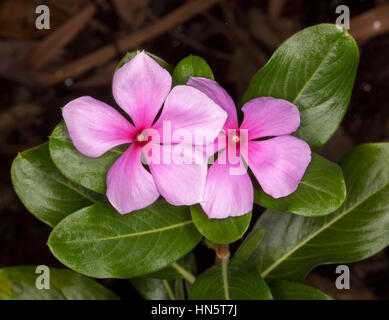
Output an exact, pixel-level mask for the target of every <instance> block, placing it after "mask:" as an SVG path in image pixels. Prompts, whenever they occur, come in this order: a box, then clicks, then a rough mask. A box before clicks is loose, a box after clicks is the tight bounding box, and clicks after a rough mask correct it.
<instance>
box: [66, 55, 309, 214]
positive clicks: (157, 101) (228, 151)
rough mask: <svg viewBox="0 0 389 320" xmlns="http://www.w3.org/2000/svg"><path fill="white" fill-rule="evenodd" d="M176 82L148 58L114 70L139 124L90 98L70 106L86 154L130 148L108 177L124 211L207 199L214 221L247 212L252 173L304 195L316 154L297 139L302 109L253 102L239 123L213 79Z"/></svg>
mask: <svg viewBox="0 0 389 320" xmlns="http://www.w3.org/2000/svg"><path fill="white" fill-rule="evenodd" d="M171 83H172V78H171V76H170V74H169V73H168V72H167V71H166V70H165V69H163V68H162V67H161V66H160V65H159V64H158V63H157V62H155V61H154V60H153V59H152V58H150V57H149V56H148V55H147V54H145V53H144V52H141V53H139V54H137V55H136V56H135V57H134V58H133V59H132V60H131V61H130V62H128V63H126V64H125V65H124V66H122V67H121V68H120V69H118V70H117V71H116V72H115V75H114V78H113V84H112V91H113V96H114V98H115V101H116V103H117V104H118V105H119V106H120V107H121V109H122V110H123V111H124V112H125V113H126V114H127V116H128V117H129V118H130V119H131V120H132V122H130V120H129V119H127V118H126V117H125V116H123V115H122V114H121V113H119V112H118V111H117V110H116V109H115V108H113V107H111V106H109V105H107V104H105V103H103V102H101V101H98V100H96V99H93V98H91V97H80V98H78V99H75V100H73V101H71V102H69V103H68V104H67V105H66V106H65V107H64V108H63V109H62V113H63V117H64V120H65V123H66V126H67V129H68V131H69V135H70V138H71V140H72V142H73V144H74V146H75V147H76V148H77V150H78V151H79V152H81V153H82V154H84V155H85V156H88V157H100V156H101V155H103V154H104V153H105V152H107V151H108V150H109V149H111V148H114V147H116V146H118V145H122V144H130V145H129V147H128V149H127V150H126V151H125V152H124V153H123V154H122V155H121V156H120V157H119V159H118V160H116V162H115V163H114V164H113V165H112V167H111V168H110V169H109V171H108V174H107V179H106V183H107V197H108V200H109V201H110V203H111V204H112V205H113V206H114V207H115V208H116V209H117V211H119V212H120V213H129V212H131V211H134V210H138V209H141V208H144V207H147V206H149V205H150V204H152V203H153V202H154V201H155V200H156V199H157V198H158V197H159V196H160V195H161V196H162V197H164V198H165V199H166V201H167V202H169V203H171V204H173V205H193V204H196V203H200V204H201V206H202V208H203V209H204V211H205V212H206V213H207V215H208V216H209V217H210V218H227V217H230V216H240V215H243V214H246V213H248V212H250V211H251V210H252V207H253V196H254V191H253V184H252V182H251V180H250V177H249V174H248V172H247V167H248V168H250V170H251V171H252V172H253V174H254V176H255V178H256V179H257V180H258V182H259V184H260V186H261V187H262V189H263V190H264V192H266V193H268V194H269V195H271V196H272V197H274V198H279V197H284V196H287V195H289V194H291V193H292V192H294V191H295V190H296V189H297V187H298V184H299V182H300V180H301V179H302V177H303V175H304V173H305V170H306V168H307V166H308V164H309V162H310V160H311V154H310V149H309V146H308V145H307V144H306V142H304V141H303V140H300V139H298V138H296V137H293V136H291V135H290V134H291V133H292V132H294V131H295V130H297V128H298V127H299V125H300V115H299V111H298V109H297V107H296V106H294V105H293V104H292V103H290V102H288V101H286V100H282V99H275V98H272V97H261V98H256V99H253V100H251V101H249V102H247V103H246V104H245V105H244V106H243V107H242V111H243V113H244V119H243V122H242V123H241V125H240V126H239V125H238V116H237V112H236V107H235V104H234V103H233V101H232V99H231V97H230V96H229V95H228V93H227V92H226V91H225V90H224V89H223V88H222V87H220V86H219V85H218V84H217V83H216V82H215V81H213V80H209V79H205V78H191V79H190V80H189V81H188V83H187V85H179V86H175V87H174V88H172V89H171ZM162 105H163V108H162ZM161 108H162V110H161ZM158 115H159V117H158ZM215 153H217V155H218V156H217V159H216V161H215V163H213V164H212V165H211V166H210V167H209V168H208V163H209V159H208V158H214V156H215V155H214V154H215ZM142 162H143V163H142Z"/></svg>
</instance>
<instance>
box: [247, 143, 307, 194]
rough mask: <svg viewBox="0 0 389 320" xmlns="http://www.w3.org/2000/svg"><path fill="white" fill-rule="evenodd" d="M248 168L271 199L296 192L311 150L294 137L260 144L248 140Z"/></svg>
mask: <svg viewBox="0 0 389 320" xmlns="http://www.w3.org/2000/svg"><path fill="white" fill-rule="evenodd" d="M248 148H249V161H248V165H249V167H250V169H251V170H252V171H253V173H254V175H255V177H256V178H257V180H258V182H259V184H260V185H261V187H262V189H263V191H265V192H266V193H267V194H269V195H271V196H272V197H273V198H280V197H285V196H287V195H289V194H291V193H293V192H294V191H296V189H297V187H298V184H299V183H300V181H301V179H302V177H303V176H304V173H305V170H306V169H307V167H308V165H309V162H310V161H311V150H310V148H309V146H308V144H307V143H306V142H305V141H303V140H300V139H298V138H296V137H293V136H280V137H276V138H273V139H269V140H263V141H249V145H248Z"/></svg>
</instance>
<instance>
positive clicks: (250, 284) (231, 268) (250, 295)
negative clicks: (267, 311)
mask: <svg viewBox="0 0 389 320" xmlns="http://www.w3.org/2000/svg"><path fill="white" fill-rule="evenodd" d="M189 299H191V300H270V299H272V295H271V293H270V290H269V288H268V286H267V284H266V282H265V281H264V280H263V279H262V278H261V275H260V274H259V272H258V270H256V269H255V268H253V267H251V266H249V265H247V264H241V263H234V262H231V263H229V264H226V263H224V262H222V263H221V264H217V265H214V266H213V267H211V268H209V269H208V270H206V271H205V272H203V273H202V274H200V276H199V277H198V278H197V280H196V282H195V283H194V285H193V286H192V288H191V291H190V295H189Z"/></svg>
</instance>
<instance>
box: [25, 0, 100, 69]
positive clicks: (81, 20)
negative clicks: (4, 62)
mask: <svg viewBox="0 0 389 320" xmlns="http://www.w3.org/2000/svg"><path fill="white" fill-rule="evenodd" d="M95 13H96V6H95V5H94V4H88V5H87V6H85V7H84V9H82V10H81V11H80V12H79V13H78V14H76V15H75V16H74V17H73V18H71V19H70V20H68V21H67V22H66V23H64V24H63V25H62V26H61V27H59V28H58V29H57V30H56V31H54V32H51V33H50V34H49V35H48V36H47V37H46V38H45V39H44V40H43V41H41V42H39V43H38V45H37V46H36V47H35V48H34V49H33V50H32V51H31V53H30V54H29V56H28V58H27V64H28V66H29V67H30V68H32V69H39V68H40V67H42V66H44V65H45V64H46V63H47V62H48V61H50V60H51V59H52V58H53V57H54V56H56V55H57V54H58V52H59V51H60V50H61V49H62V48H63V47H64V46H65V45H66V44H67V43H69V42H70V41H71V40H72V39H73V38H74V37H75V36H76V35H77V34H78V32H79V31H80V30H81V29H83V28H84V26H85V25H86V24H87V23H88V22H89V20H90V19H91V18H92V17H93V16H94V14H95Z"/></svg>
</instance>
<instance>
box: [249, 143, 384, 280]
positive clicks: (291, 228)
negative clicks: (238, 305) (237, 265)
mask: <svg viewBox="0 0 389 320" xmlns="http://www.w3.org/2000/svg"><path fill="white" fill-rule="evenodd" d="M340 166H341V168H342V169H343V174H344V178H345V181H346V187H347V190H348V191H347V192H348V194H347V199H346V201H345V202H344V203H343V204H342V206H341V207H340V208H339V209H337V210H336V211H335V212H333V213H331V214H329V215H327V216H322V217H302V216H297V215H295V214H291V213H279V212H276V211H271V210H267V211H266V212H265V213H264V214H262V216H261V217H260V219H259V221H258V222H257V224H256V225H255V227H254V229H253V231H252V232H251V233H252V234H255V233H257V232H259V231H260V230H261V229H264V235H263V237H262V239H261V241H260V242H259V243H257V245H256V246H255V247H254V248H253V250H252V251H251V254H250V255H248V260H249V261H251V262H253V263H255V264H256V265H257V267H258V268H259V270H260V271H261V274H262V276H263V277H267V278H282V279H289V280H294V281H302V280H303V279H304V278H305V277H306V275H307V274H308V273H309V272H310V271H311V270H312V268H314V267H315V266H317V265H321V264H328V263H350V262H355V261H359V260H363V259H366V258H368V257H370V256H372V255H374V254H376V253H377V252H379V251H381V250H382V249H383V248H385V247H386V246H388V245H389V232H388V230H389V144H388V143H378V144H365V145H361V146H358V147H356V148H354V149H353V150H352V151H350V152H349V153H348V154H347V155H346V156H345V157H344V158H343V159H342V160H341V161H340Z"/></svg>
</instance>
